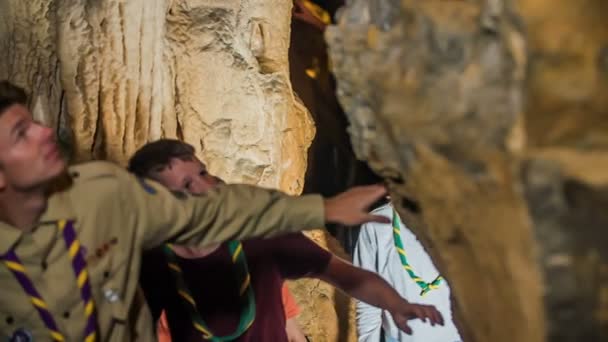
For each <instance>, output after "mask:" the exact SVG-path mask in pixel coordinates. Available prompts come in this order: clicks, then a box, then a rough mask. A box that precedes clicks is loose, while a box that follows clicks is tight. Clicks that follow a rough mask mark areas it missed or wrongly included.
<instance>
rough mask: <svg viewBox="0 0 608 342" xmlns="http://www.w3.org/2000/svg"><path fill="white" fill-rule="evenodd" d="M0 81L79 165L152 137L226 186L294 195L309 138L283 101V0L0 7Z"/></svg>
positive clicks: (291, 100)
mask: <svg viewBox="0 0 608 342" xmlns="http://www.w3.org/2000/svg"><path fill="white" fill-rule="evenodd" d="M0 6H1V7H0V9H1V13H2V16H3V20H2V23H1V24H0V25H1V26H0V37H1V38H0V44H2V46H3V47H5V48H3V49H2V52H1V53H2V60H1V61H0V78H8V79H9V80H12V81H14V82H16V83H18V84H20V85H22V86H24V87H26V88H27V89H28V90H30V91H31V92H32V95H33V100H32V107H33V109H34V113H35V115H36V116H37V117H38V118H40V119H41V120H43V121H44V122H46V123H48V124H50V125H52V126H54V127H58V129H59V130H60V132H61V133H62V136H63V138H64V139H65V140H67V142H68V143H69V144H70V145H72V148H73V151H74V154H75V158H76V160H87V159H91V158H106V159H110V160H114V161H117V162H119V163H123V164H124V163H125V162H126V160H127V159H128V157H129V155H130V154H131V153H132V152H133V151H134V150H135V149H136V148H137V147H139V146H140V145H142V144H143V143H145V142H146V141H149V140H154V139H158V138H160V137H179V138H183V139H184V140H186V141H187V142H189V143H191V144H193V145H194V146H195V147H196V148H197V151H198V153H200V156H201V157H202V158H203V159H204V160H205V161H206V162H207V163H208V164H209V168H210V170H211V171H212V172H214V173H216V174H218V175H221V176H222V177H224V178H225V179H227V180H229V181H232V182H245V183H254V184H260V185H263V186H268V187H274V188H281V189H283V190H285V191H288V192H290V193H298V192H300V191H301V189H302V176H303V173H304V170H305V168H306V150H307V148H308V146H309V145H310V141H311V139H312V137H313V136H314V127H313V123H312V121H311V119H310V115H309V113H308V112H307V110H306V109H305V108H304V107H303V106H302V105H301V104H300V103H299V102H298V100H297V99H296V98H295V96H294V95H293V92H292V91H291V85H290V83H289V75H288V62H287V48H288V46H289V34H290V30H289V28H290V26H289V23H290V11H291V6H292V4H291V2H290V1H283V0H277V1H261V0H258V1H230V0H226V1H213V0H208V1H193V0H189V1H186V0H183V1H168V0H145V1H144V0H133V1H98V2H95V3H90V2H82V1H71V0H67V1H28V2H23V1H17V0H2V1H1V2H0Z"/></svg>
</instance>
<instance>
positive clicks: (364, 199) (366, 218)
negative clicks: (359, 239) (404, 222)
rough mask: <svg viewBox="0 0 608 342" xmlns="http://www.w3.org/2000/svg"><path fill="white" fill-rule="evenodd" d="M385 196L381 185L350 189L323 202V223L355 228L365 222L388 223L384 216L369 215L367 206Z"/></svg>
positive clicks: (388, 220)
mask: <svg viewBox="0 0 608 342" xmlns="http://www.w3.org/2000/svg"><path fill="white" fill-rule="evenodd" d="M384 195H386V188H385V187H384V186H383V185H367V186H357V187H354V188H351V189H349V190H347V191H345V192H343V193H341V194H338V195H336V196H334V197H332V198H328V199H326V200H325V222H332V223H341V224H344V225H347V226H355V225H359V224H363V223H367V222H380V223H390V222H391V220H390V218H388V217H385V216H378V215H371V214H370V213H369V206H370V205H372V204H373V203H374V202H376V201H377V200H379V199H380V198H381V197H382V196H384Z"/></svg>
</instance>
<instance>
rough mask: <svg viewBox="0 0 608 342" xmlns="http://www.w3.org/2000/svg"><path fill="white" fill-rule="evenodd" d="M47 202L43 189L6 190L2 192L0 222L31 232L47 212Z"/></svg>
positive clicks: (0, 194)
mask: <svg viewBox="0 0 608 342" xmlns="http://www.w3.org/2000/svg"><path fill="white" fill-rule="evenodd" d="M47 200H48V198H47V195H46V193H45V190H44V189H43V188H40V189H34V190H28V191H16V190H14V189H5V190H4V191H2V192H0V221H4V222H6V223H9V224H10V225H12V226H14V227H17V228H19V229H21V230H24V231H29V230H31V229H32V228H34V227H35V226H36V223H38V220H39V219H40V216H42V214H43V213H44V211H45V210H46V205H47Z"/></svg>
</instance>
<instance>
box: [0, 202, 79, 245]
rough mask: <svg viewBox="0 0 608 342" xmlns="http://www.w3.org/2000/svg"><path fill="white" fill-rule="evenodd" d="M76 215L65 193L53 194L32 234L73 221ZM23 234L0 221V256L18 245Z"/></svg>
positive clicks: (21, 231)
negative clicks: (60, 221)
mask: <svg viewBox="0 0 608 342" xmlns="http://www.w3.org/2000/svg"><path fill="white" fill-rule="evenodd" d="M75 218H76V213H75V212H74V208H73V207H72V203H71V201H70V200H69V195H68V193H67V191H64V192H59V193H54V194H52V195H51V196H50V197H49V201H48V204H47V207H46V210H45V211H44V213H43V214H42V216H41V217H40V220H39V222H38V224H37V225H36V227H34V229H33V230H32V232H34V231H36V230H37V229H39V228H41V227H42V226H47V225H53V226H54V225H56V224H57V221H59V220H74V219H75ZM24 234H25V233H24V232H23V230H21V229H19V228H17V227H14V226H12V225H10V224H8V223H6V222H1V221H0V256H1V255H4V254H6V253H7V252H8V251H9V250H10V249H11V248H13V247H14V246H15V244H17V243H18V241H19V240H20V239H21V237H22V236H23V235H24Z"/></svg>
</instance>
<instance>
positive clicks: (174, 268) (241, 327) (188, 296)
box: [163, 241, 255, 342]
mask: <svg viewBox="0 0 608 342" xmlns="http://www.w3.org/2000/svg"><path fill="white" fill-rule="evenodd" d="M228 250H229V251H230V255H231V259H232V263H233V264H234V267H233V269H234V271H235V275H236V278H237V279H239V283H240V287H239V294H240V296H241V302H242V304H243V305H244V308H243V310H242V311H241V317H240V319H239V324H238V326H237V328H236V330H235V331H234V332H233V333H232V334H230V335H227V336H216V335H214V334H213V332H212V331H211V329H210V328H209V327H208V326H207V324H206V323H205V321H203V318H202V317H201V315H200V313H199V312H198V309H197V307H196V302H195V301H194V297H193V296H192V292H191V291H190V289H189V288H188V285H187V284H186V282H185V280H184V277H183V276H182V269H181V267H180V266H179V263H178V262H177V256H176V254H175V251H173V248H172V246H171V245H169V244H166V245H164V246H163V252H164V253H165V256H166V258H167V265H168V266H169V269H170V270H171V273H172V274H173V276H174V277H175V283H176V285H177V293H178V295H179V296H180V297H181V298H182V299H183V302H184V305H185V306H186V308H187V309H188V312H189V313H190V318H191V319H192V325H193V326H194V328H195V329H196V330H197V331H199V332H200V333H201V334H202V335H203V338H205V339H207V340H210V341H214V342H221V341H233V340H235V339H237V338H238V337H239V336H241V335H242V334H243V333H244V332H245V331H247V329H249V327H250V326H251V324H252V323H253V321H254V319H255V297H254V294H253V288H252V287H251V276H250V275H249V269H248V267H247V259H246V258H245V252H243V245H242V244H241V243H240V242H239V241H230V242H229V243H228Z"/></svg>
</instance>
